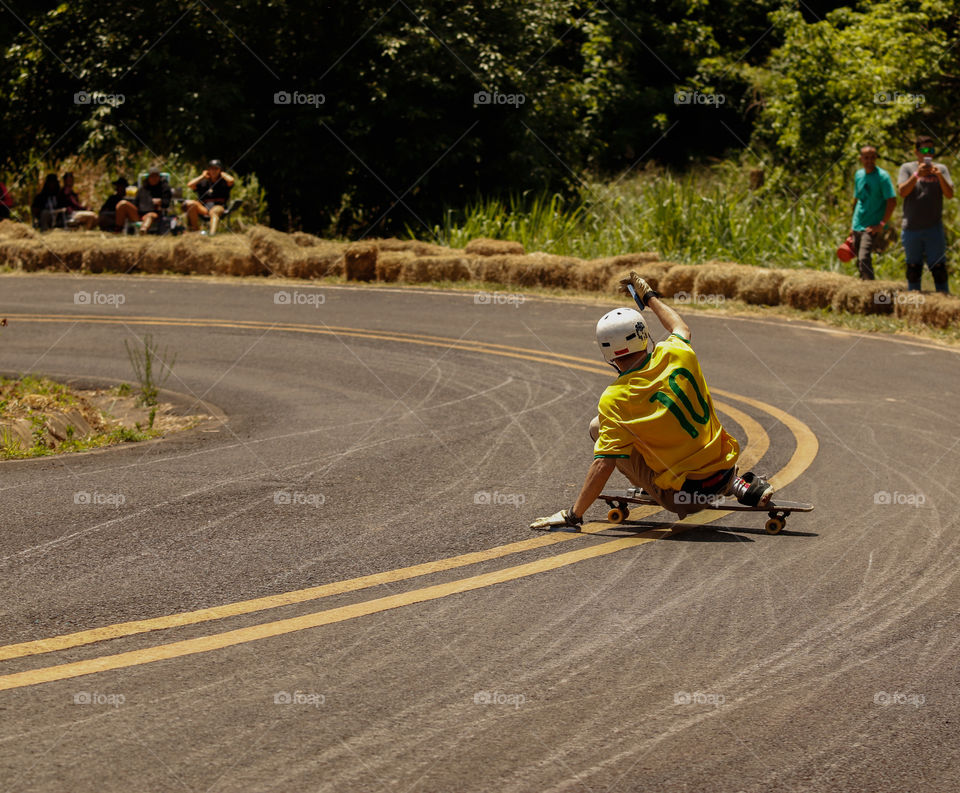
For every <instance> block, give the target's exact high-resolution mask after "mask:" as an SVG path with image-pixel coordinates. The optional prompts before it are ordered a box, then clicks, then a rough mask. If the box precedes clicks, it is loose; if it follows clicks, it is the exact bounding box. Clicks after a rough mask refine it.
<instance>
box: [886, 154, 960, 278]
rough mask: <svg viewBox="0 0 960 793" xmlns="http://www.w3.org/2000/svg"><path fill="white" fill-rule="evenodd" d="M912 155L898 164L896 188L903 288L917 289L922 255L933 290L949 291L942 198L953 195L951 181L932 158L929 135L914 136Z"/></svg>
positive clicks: (948, 172) (941, 165)
mask: <svg viewBox="0 0 960 793" xmlns="http://www.w3.org/2000/svg"><path fill="white" fill-rule="evenodd" d="M916 154H917V161H916V162H906V163H904V164H903V165H901V166H900V174H899V176H898V177H897V191H898V192H899V193H900V195H901V196H903V230H902V231H901V234H900V241H901V242H902V243H903V252H904V254H905V255H906V259H907V289H912V290H919V289H920V279H921V276H922V275H923V261H924V258H925V259H926V262H927V267H929V268H930V273H931V275H933V283H934V286H935V287H936V289H937V291H938V292H944V293H949V291H950V288H949V286H948V285H947V241H946V236H945V235H944V232H943V199H944V198H945V197H946V198H953V182H952V181H950V171H949V170H948V169H947V166H946V165H943V164H942V163H935V162H934V161H933V154H934V148H933V138H931V137H929V136H928V135H921V136H920V137H918V138H917V142H916Z"/></svg>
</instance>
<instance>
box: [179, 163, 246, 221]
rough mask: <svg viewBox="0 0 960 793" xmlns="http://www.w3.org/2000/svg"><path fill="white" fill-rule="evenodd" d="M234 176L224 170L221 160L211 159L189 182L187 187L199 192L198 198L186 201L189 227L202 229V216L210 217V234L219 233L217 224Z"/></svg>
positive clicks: (224, 207)
mask: <svg viewBox="0 0 960 793" xmlns="http://www.w3.org/2000/svg"><path fill="white" fill-rule="evenodd" d="M233 182H234V178H233V177H232V176H231V175H230V174H228V173H227V172H226V171H224V170H223V163H222V162H220V160H210V162H208V163H207V167H206V168H205V169H204V171H203V173H201V174H200V175H199V176H196V177H194V178H193V179H191V180H190V181H189V182H187V187H189V188H190V189H191V190H193V191H194V192H195V193H196V194H197V199H196V200H195V201H194V200H192V199H191V200H190V201H185V202H184V205H183V207H184V209H185V210H186V212H187V228H188V229H189V230H190V231H198V230H199V229H200V217H201V216H203V217H206V218H210V236H211V237H212V236H213V235H214V234H216V233H217V225H218V224H219V223H220V218H221V217H222V216H223V213H224V211H225V210H226V207H227V201H229V200H230V188H232V187H233Z"/></svg>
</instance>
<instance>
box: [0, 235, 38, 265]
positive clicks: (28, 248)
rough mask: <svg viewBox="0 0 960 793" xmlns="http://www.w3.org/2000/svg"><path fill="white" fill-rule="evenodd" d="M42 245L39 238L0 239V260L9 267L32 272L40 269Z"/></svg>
mask: <svg viewBox="0 0 960 793" xmlns="http://www.w3.org/2000/svg"><path fill="white" fill-rule="evenodd" d="M42 251H43V246H42V244H41V242H40V240H34V239H26V238H10V239H0V261H2V262H4V263H5V264H7V265H8V266H10V267H16V268H17V269H19V270H25V271H27V272H32V271H34V270H39V269H40V264H39V262H40V259H41V257H42Z"/></svg>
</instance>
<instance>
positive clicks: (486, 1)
mask: <svg viewBox="0 0 960 793" xmlns="http://www.w3.org/2000/svg"><path fill="white" fill-rule="evenodd" d="M795 6H796V4H795V3H793V2H788V0H644V2H636V0H602V1H601V2H599V3H594V2H583V1H582V0H466V1H465V2H457V1H456V0H395V1H394V2H388V1H387V0H379V1H377V0H351V2H348V3H323V4H320V3H297V2H293V0H225V1H224V2H222V3H218V4H211V3H206V2H199V3H198V2H195V1H194V0H170V2H166V3H152V4H144V5H132V6H130V5H127V6H124V5H122V4H121V5H117V4H116V3H114V2H107V0H71V2H69V3H59V4H58V3H51V2H39V3H31V4H26V3H19V4H18V3H17V2H15V0H8V2H6V3H4V4H3V5H2V8H0V45H3V46H4V47H5V56H6V58H5V61H6V64H7V68H6V70H5V71H4V73H3V75H2V76H0V110H2V112H3V115H4V120H5V142H6V146H5V147H4V158H5V161H4V163H3V166H4V168H6V169H7V170H8V171H13V172H14V173H17V172H18V171H21V170H22V169H23V168H24V167H25V165H26V164H28V163H29V162H31V161H34V159H36V158H39V159H43V160H45V161H47V160H56V159H57V158H62V157H65V156H68V155H72V154H77V153H81V154H86V155H89V156H90V157H91V158H96V157H102V156H104V155H108V156H112V155H116V156H117V157H118V158H122V157H123V156H124V153H125V152H127V153H132V152H143V151H147V152H151V153H152V154H153V155H154V156H155V158H156V160H157V161H158V162H160V161H162V160H163V159H164V158H167V157H171V156H175V157H178V158H187V159H190V160H193V161H194V162H196V163H197V166H198V168H199V167H200V166H201V165H202V163H203V162H204V161H205V160H206V159H208V158H210V157H219V158H220V159H222V160H223V161H224V163H225V165H226V166H227V168H228V169H229V170H231V171H234V172H237V173H239V174H241V175H244V174H250V173H255V174H256V175H257V177H258V179H259V183H260V184H261V185H262V186H263V188H264V190H265V193H266V198H267V202H268V205H269V210H270V221H271V223H272V224H273V225H275V226H277V227H280V228H287V227H291V226H293V227H301V228H305V229H307V230H310V231H329V230H331V229H334V230H337V231H339V232H340V233H348V234H351V235H355V236H359V235H362V234H366V233H377V234H380V233H388V232H391V231H393V230H396V229H399V228H404V227H407V226H409V227H411V228H415V229H423V228H424V226H426V227H427V228H430V227H432V226H433V225H434V224H435V223H436V222H437V221H438V219H439V218H440V216H441V214H442V210H443V208H444V207H446V206H450V205H463V204H465V203H466V202H468V201H471V200H475V199H477V198H478V197H480V196H485V197H494V196H506V195H509V194H516V193H518V192H522V191H532V192H536V193H541V192H545V191H546V192H553V191H560V192H564V191H566V190H568V189H569V188H571V187H572V186H574V185H575V184H576V182H578V180H579V179H580V178H581V175H582V174H583V173H584V172H585V171H593V172H594V173H595V174H604V173H608V174H609V173H617V172H622V171H624V170H627V169H631V168H635V167H638V166H642V165H643V164H644V163H645V162H646V161H649V160H657V161H658V162H660V163H665V164H669V165H682V164H684V163H687V162H690V161H691V160H693V159H697V158H702V157H704V156H708V155H711V156H721V155H723V154H724V153H728V152H730V151H743V150H748V151H751V152H758V153H760V154H761V155H763V156H769V157H772V159H773V160H774V162H775V164H778V165H780V166H781V167H783V168H789V169H792V170H793V171H795V172H798V173H807V172H811V173H815V172H817V170H818V169H822V168H824V167H826V165H827V164H828V163H833V162H837V161H839V160H840V158H842V157H844V156H845V155H850V154H851V146H853V145H855V144H857V143H859V142H862V141H866V140H870V141H872V142H876V143H877V144H878V145H882V146H887V147H896V148H902V147H903V145H904V141H906V140H907V138H909V137H910V136H911V135H912V134H913V133H915V132H916V131H920V130H923V129H925V128H931V129H933V130H934V131H935V133H936V131H937V130H941V131H942V130H944V129H946V128H947V126H948V125H950V124H952V122H953V121H954V115H955V113H956V112H958V111H955V110H954V109H953V107H952V106H951V104H950V101H949V100H950V97H951V94H952V92H953V89H954V87H955V86H954V83H955V81H956V77H955V76H954V75H955V74H956V73H957V72H956V68H955V67H956V65H957V64H956V61H957V59H958V57H960V47H956V46H955V44H956V43H957V41H956V39H957V32H956V30H957V22H958V18H957V10H956V0H886V2H881V3H869V4H868V3H864V4H863V5H862V6H860V7H856V6H854V7H845V6H843V7H841V6H838V4H837V3H830V2H820V3H813V2H809V3H805V4H800V8H801V10H799V11H798V10H796V7H795ZM824 15H825V16H824ZM481 92H486V93H485V94H483V93H481ZM678 92H679V96H680V97H683V96H690V95H694V94H695V95H696V96H699V97H700V98H703V97H714V99H713V101H705V102H700V101H686V102H685V101H684V100H683V99H682V98H678ZM884 92H886V93H888V94H889V95H890V96H892V97H894V100H893V101H891V102H887V103H880V102H876V101H874V97H875V95H879V94H883V93H884ZM478 94H480V96H479V97H478ZM488 95H489V96H497V97H500V98H501V99H503V98H506V100H507V101H504V102H503V103H498V102H497V101H495V100H494V101H490V102H484V101H483V98H484V97H486V96H488ZM898 95H922V96H923V97H924V101H923V104H916V103H914V104H910V103H909V100H907V101H901V100H898V99H896V97H897V96H898ZM104 97H106V98H107V100H106V101H101V100H102V99H103V98H104ZM111 97H113V99H112V100H110V98H111ZM287 97H289V98H290V101H284V99H285V98H287ZM296 97H301V98H302V97H313V99H312V100H310V101H297V100H296ZM320 97H322V101H321V99H320ZM717 97H722V100H720V99H717ZM120 98H122V101H121V100H120ZM478 99H479V100H480V101H477V100H478ZM937 134H939V133H937ZM122 165H123V162H120V161H118V167H120V166H122ZM10 181H12V180H10Z"/></svg>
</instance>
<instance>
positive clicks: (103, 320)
mask: <svg viewBox="0 0 960 793" xmlns="http://www.w3.org/2000/svg"><path fill="white" fill-rule="evenodd" d="M9 316H10V315H8V319H9ZM66 316H67V317H69V315H66ZM19 319H20V321H21V322H42V323H56V324H63V323H64V322H65V321H67V320H66V319H48V318H24V317H20V318H19ZM72 319H73V320H74V321H77V322H83V323H84V324H93V325H156V326H160V327H178V328H227V329H231V328H232V329H237V330H250V329H252V328H256V329H262V330H269V329H273V330H277V331H286V332H293V333H312V334H316V335H320V336H337V337H341V336H347V337H353V338H359V339H372V340H375V341H393V342H403V343H406V344H419V345H423V346H426V347H444V348H446V349H451V350H464V351H466V352H482V353H486V354H488V355H500V356H503V357H505V358H519V359H521V360H525V361H533V362H534V363H552V364H556V365H559V366H565V367H567V368H568V369H580V370H581V371H584V372H603V373H604V374H610V373H611V371H612V370H609V369H602V368H601V367H599V366H597V365H596V364H595V363H591V364H590V365H589V366H584V365H582V364H577V363H574V362H573V361H567V360H558V359H557V356H555V355H552V354H550V353H547V352H544V353H541V352H539V351H533V353H534V354H532V355H531V354H529V353H530V351H529V350H528V351H526V353H527V354H520V353H517V352H511V349H523V348H522V347H517V348H510V347H506V346H505V345H500V346H502V347H505V348H504V349H492V348H489V347H485V346H481V345H482V343H481V342H466V341H461V340H459V339H446V340H443V341H439V340H437V341H434V340H428V339H419V338H404V337H401V336H400V335H399V334H397V335H395V334H393V333H390V334H389V335H387V334H382V333H371V332H370V331H366V330H361V329H351V330H336V329H334V328H318V327H304V326H300V325H294V326H286V327H285V326H283V325H265V326H259V325H257V326H255V325H250V324H241V323H238V322H227V321H223V322H206V321H204V322H194V321H180V320H164V319H147V320H136V319H133V318H132V317H131V318H126V319H124V318H114V317H95V318H84V319H80V318H77V317H73V318H72ZM580 360H586V359H580Z"/></svg>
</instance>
